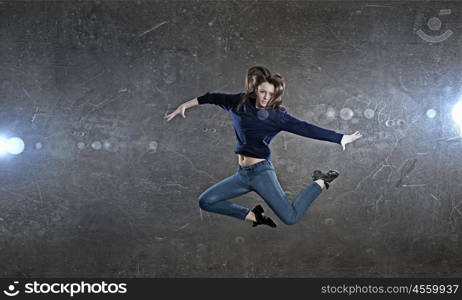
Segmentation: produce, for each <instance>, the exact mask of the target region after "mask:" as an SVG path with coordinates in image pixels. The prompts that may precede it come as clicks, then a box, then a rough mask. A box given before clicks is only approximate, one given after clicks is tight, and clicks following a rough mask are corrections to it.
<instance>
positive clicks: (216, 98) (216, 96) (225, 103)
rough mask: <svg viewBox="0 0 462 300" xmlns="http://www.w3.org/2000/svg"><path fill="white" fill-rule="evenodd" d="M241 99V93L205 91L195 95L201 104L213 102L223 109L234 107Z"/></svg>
mask: <svg viewBox="0 0 462 300" xmlns="http://www.w3.org/2000/svg"><path fill="white" fill-rule="evenodd" d="M239 100H241V94H223V93H209V92H207V93H205V94H204V95H202V96H199V97H197V102H198V103H199V105H201V104H215V105H218V106H220V107H221V108H222V109H224V110H227V111H229V110H231V109H232V108H234V107H236V106H237V105H238V103H239Z"/></svg>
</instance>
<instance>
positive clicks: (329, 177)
mask: <svg viewBox="0 0 462 300" xmlns="http://www.w3.org/2000/svg"><path fill="white" fill-rule="evenodd" d="M338 175H340V173H339V172H338V171H336V170H329V171H328V172H327V174H324V173H323V172H321V171H320V170H315V171H314V172H313V181H316V180H318V179H322V180H324V184H325V185H326V189H328V188H329V183H330V182H332V181H334V179H335V178H337V177H338Z"/></svg>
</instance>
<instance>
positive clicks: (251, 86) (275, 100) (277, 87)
mask: <svg viewBox="0 0 462 300" xmlns="http://www.w3.org/2000/svg"><path fill="white" fill-rule="evenodd" d="M264 82H268V83H270V84H272V85H274V94H273V97H272V98H271V99H270V101H269V102H268V105H267V108H284V106H282V95H283V94H284V89H285V80H284V77H282V76H281V75H280V74H278V73H275V74H273V75H271V72H270V71H269V70H268V69H267V68H265V67H262V66H254V67H251V68H249V69H248V70H247V73H246V75H245V83H244V96H243V97H242V99H241V101H240V102H239V104H238V106H237V110H238V111H239V110H240V108H241V107H242V106H243V105H244V104H245V102H246V101H249V103H250V104H252V105H255V101H256V90H257V88H258V86H259V85H260V84H262V83H264ZM244 110H245V106H244Z"/></svg>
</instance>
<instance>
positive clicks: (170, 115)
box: [164, 105, 186, 122]
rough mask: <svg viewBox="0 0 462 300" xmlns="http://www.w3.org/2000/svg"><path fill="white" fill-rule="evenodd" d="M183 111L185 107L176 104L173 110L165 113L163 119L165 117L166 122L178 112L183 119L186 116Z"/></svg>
mask: <svg viewBox="0 0 462 300" xmlns="http://www.w3.org/2000/svg"><path fill="white" fill-rule="evenodd" d="M185 111H186V107H184V106H183V105H180V106H178V108H177V109H175V111H174V112H172V113H170V114H168V115H165V116H164V119H167V122H168V121H170V120H171V119H173V118H174V117H175V116H176V115H178V114H181V116H182V117H183V119H184V118H186V116H185V114H184V113H185Z"/></svg>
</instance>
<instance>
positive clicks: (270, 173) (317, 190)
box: [250, 168, 322, 225]
mask: <svg viewBox="0 0 462 300" xmlns="http://www.w3.org/2000/svg"><path fill="white" fill-rule="evenodd" d="M250 184H251V187H252V189H253V190H254V191H255V192H256V193H257V194H258V195H260V197H262V198H263V200H265V202H266V203H267V204H268V205H269V206H270V207H271V209H272V210H273V211H274V213H275V214H276V215H277V216H278V217H279V219H281V221H283V222H284V223H285V224H287V225H293V224H295V223H297V222H298V221H299V220H300V219H301V218H302V217H303V215H304V214H305V211H306V210H307V209H308V207H309V206H310V204H311V203H312V202H313V201H314V199H316V198H317V197H318V196H319V195H320V194H321V192H322V188H321V186H320V184H318V183H316V182H312V183H311V184H310V185H309V186H308V187H307V188H306V189H305V190H304V191H302V192H301V193H300V194H299V195H298V196H297V197H296V198H295V199H294V201H292V202H290V201H289V200H288V199H287V196H286V194H285V192H284V191H283V189H282V187H281V185H280V184H279V180H278V179H277V176H276V172H275V170H274V168H270V169H266V170H263V171H261V172H259V173H258V174H256V175H255V176H253V177H252V178H251V181H250Z"/></svg>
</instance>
